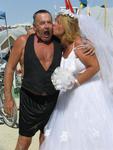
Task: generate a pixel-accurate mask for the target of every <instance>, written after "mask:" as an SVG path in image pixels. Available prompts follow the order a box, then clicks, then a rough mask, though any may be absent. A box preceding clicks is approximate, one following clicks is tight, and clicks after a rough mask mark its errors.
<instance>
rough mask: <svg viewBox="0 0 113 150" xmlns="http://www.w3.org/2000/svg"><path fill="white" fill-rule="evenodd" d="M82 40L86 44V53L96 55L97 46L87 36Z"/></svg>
mask: <svg viewBox="0 0 113 150" xmlns="http://www.w3.org/2000/svg"><path fill="white" fill-rule="evenodd" d="M82 42H83V45H84V47H83V52H84V54H85V55H91V56H92V55H94V54H95V48H94V46H93V43H92V42H91V41H90V40H88V39H86V38H83V39H82Z"/></svg>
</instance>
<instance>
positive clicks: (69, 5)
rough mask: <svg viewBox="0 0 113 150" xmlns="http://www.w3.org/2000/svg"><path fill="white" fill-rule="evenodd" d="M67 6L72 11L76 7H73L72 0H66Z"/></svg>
mask: <svg viewBox="0 0 113 150" xmlns="http://www.w3.org/2000/svg"><path fill="white" fill-rule="evenodd" d="M65 6H66V9H70V11H71V12H72V13H74V9H73V7H72V4H71V2H70V0H65Z"/></svg>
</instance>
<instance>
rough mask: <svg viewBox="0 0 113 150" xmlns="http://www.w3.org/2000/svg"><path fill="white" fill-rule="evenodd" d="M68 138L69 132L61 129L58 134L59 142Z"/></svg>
mask: <svg viewBox="0 0 113 150" xmlns="http://www.w3.org/2000/svg"><path fill="white" fill-rule="evenodd" d="M68 139H69V134H68V132H67V131H62V134H61V136H60V141H61V142H66V141H68Z"/></svg>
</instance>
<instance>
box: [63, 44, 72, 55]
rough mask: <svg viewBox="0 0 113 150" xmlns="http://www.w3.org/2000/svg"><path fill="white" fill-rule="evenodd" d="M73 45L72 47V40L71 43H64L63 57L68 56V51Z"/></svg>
mask: <svg viewBox="0 0 113 150" xmlns="http://www.w3.org/2000/svg"><path fill="white" fill-rule="evenodd" d="M73 47H74V42H73V43H71V44H68V43H66V44H65V45H64V53H63V57H64V58H67V57H68V55H69V54H70V52H71V51H72V49H73Z"/></svg>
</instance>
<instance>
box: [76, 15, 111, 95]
mask: <svg viewBox="0 0 113 150" xmlns="http://www.w3.org/2000/svg"><path fill="white" fill-rule="evenodd" d="M77 17H78V20H79V26H80V30H81V32H82V34H83V35H85V36H86V38H87V39H89V40H90V41H91V42H92V43H93V44H94V47H95V53H96V56H97V58H98V61H99V65H100V77H101V79H102V80H103V81H104V83H105V84H106V86H107V87H108V88H109V89H110V90H111V92H112V93H113V38H112V37H111V36H110V35H108V34H107V33H106V32H105V30H104V27H103V26H102V25H100V24H99V22H98V21H97V20H95V19H94V18H92V17H91V16H86V15H78V16H77Z"/></svg>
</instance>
